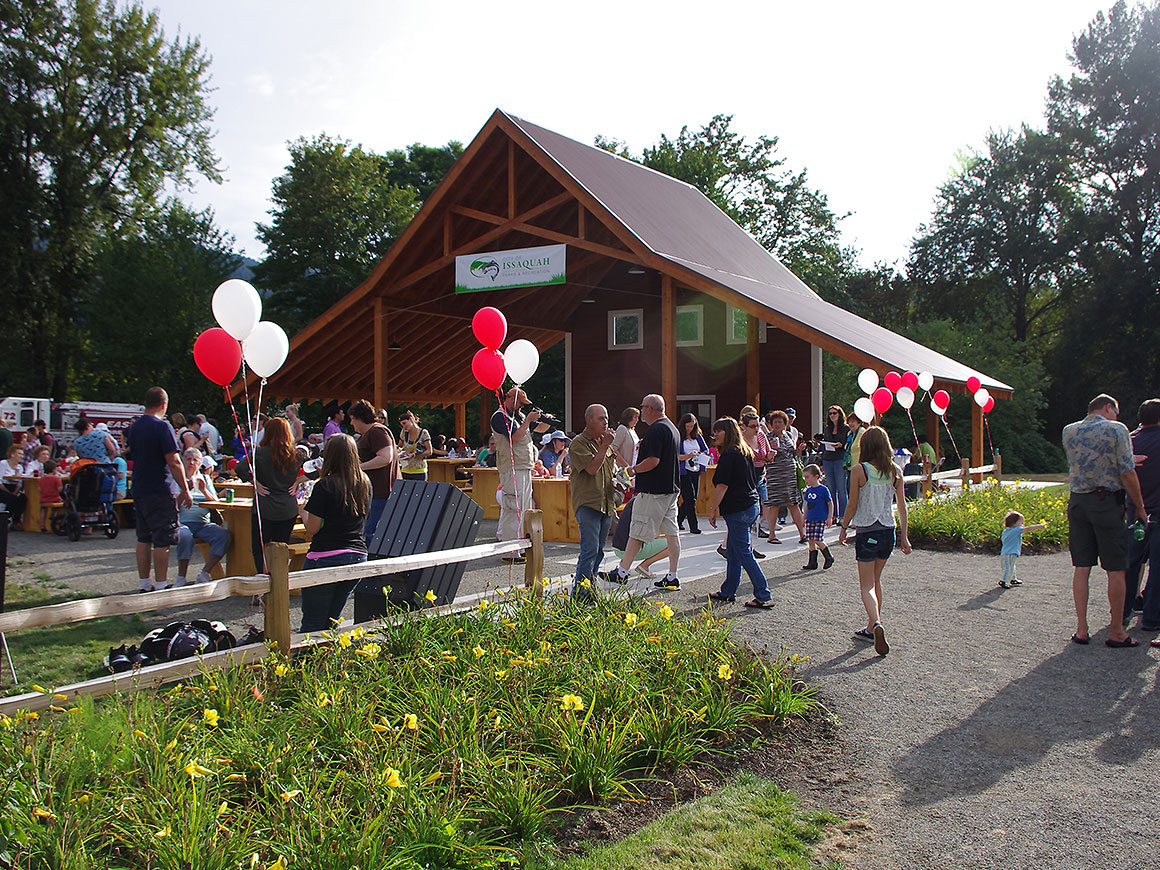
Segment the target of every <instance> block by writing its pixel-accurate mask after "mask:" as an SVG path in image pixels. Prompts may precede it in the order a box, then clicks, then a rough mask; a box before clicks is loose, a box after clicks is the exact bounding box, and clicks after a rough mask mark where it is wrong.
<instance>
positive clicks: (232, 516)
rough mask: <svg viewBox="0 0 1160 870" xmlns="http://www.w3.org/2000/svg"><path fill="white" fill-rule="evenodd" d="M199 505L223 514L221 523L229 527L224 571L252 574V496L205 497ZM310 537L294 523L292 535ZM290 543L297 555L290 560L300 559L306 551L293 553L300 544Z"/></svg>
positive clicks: (253, 567) (241, 575)
mask: <svg viewBox="0 0 1160 870" xmlns="http://www.w3.org/2000/svg"><path fill="white" fill-rule="evenodd" d="M201 506H202V507H205V508H209V509H210V510H214V511H217V512H218V513H219V514H220V515H221V517H222V524H223V525H224V526H225V528H226V529H227V530H229V533H230V535H231V536H232V538H231V540H230V548H229V549H228V550H226V557H225V565H226V573H227V574H228V575H229V576H231V577H252V576H253V575H254V574H257V573H258V571H257V569H256V568H255V566H254V552H253V549H254V548H253V540H254V536H253V530H252V527H251V525H250V523H251V520H250V515H251V514H252V513H253V509H254V500H253V499H252V498H243V499H238V498H235V499H234V500H233V501H222V500H221V499H218V500H216V501H215V500H211V499H206V500H205V501H203V502H201ZM310 537H311V536H310V533H309V532H307V531H306V528H305V526H303V525H302V524H301V523H296V524H295V525H294V531H293V533H292V539H293V538H298V539H300V541H307V542H309V540H310ZM290 547H291V553H292V554H294V555H296V556H297V559H292V563H293V562H298V563H301V560H302V557H303V555H304V552H305V551H304V550H303V552H298V553H295V550H300V549H302V548H301V547H300V546H298V547H296V546H295V544H294V543H291V544H290Z"/></svg>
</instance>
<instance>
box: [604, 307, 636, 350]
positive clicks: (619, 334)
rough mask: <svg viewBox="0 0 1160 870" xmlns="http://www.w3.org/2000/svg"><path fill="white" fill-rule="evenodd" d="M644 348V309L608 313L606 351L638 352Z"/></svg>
mask: <svg viewBox="0 0 1160 870" xmlns="http://www.w3.org/2000/svg"><path fill="white" fill-rule="evenodd" d="M643 347H644V309H643V308H625V309H621V310H619V311H609V312H608V349H609V350H639V349H640V348H643Z"/></svg>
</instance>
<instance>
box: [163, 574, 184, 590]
mask: <svg viewBox="0 0 1160 870" xmlns="http://www.w3.org/2000/svg"><path fill="white" fill-rule="evenodd" d="M188 582H189V581H188V580H186V579H185V578H184V577H182V576H181V575H178V576H177V578H176V579H174V581H173V588H174V589H180V588H181V587H182V586H184V585H185V584H186V583H188ZM158 588H159V589H164V588H165V587H164V586H160V587H158Z"/></svg>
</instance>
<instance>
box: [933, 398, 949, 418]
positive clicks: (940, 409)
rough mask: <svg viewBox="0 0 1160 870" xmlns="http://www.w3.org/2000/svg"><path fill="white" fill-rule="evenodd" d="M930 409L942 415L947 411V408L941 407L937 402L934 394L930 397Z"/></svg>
mask: <svg viewBox="0 0 1160 870" xmlns="http://www.w3.org/2000/svg"><path fill="white" fill-rule="evenodd" d="M930 409H931V410H932V411H934V412H935V413H936V414H938V415H939V416H940V417H941V416H942V415H943V414H945V413H946V412H947V409H946V408H940V407H939V406H938V405H937V404H935V401H934V396H931V399H930Z"/></svg>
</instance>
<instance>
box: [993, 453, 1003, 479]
mask: <svg viewBox="0 0 1160 870" xmlns="http://www.w3.org/2000/svg"><path fill="white" fill-rule="evenodd" d="M994 460H995V470H994V471H992V472H991V473H992V474H993V475H995V480H1002V479H1003V457H1002V456H1001V455H1000V454H999V451H998V450H996V451H995V456H994Z"/></svg>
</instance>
